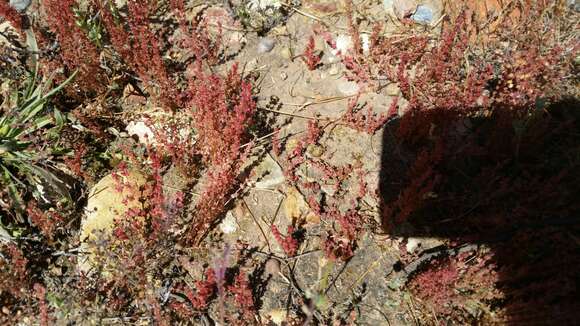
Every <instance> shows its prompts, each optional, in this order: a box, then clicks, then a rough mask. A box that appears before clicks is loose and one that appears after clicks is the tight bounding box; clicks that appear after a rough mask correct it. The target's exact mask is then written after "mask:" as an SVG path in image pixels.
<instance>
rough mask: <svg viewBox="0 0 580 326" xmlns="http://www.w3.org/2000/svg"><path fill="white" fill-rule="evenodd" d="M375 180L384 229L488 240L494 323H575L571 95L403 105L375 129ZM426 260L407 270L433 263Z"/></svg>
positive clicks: (579, 119) (579, 153)
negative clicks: (505, 105) (379, 145)
mask: <svg viewBox="0 0 580 326" xmlns="http://www.w3.org/2000/svg"><path fill="white" fill-rule="evenodd" d="M379 188H380V193H381V199H382V203H381V206H382V207H381V211H382V213H383V216H382V218H383V227H384V228H385V230H386V231H387V232H388V233H389V234H391V235H394V236H399V237H437V238H446V239H449V240H450V241H449V243H452V244H453V246H457V247H460V246H464V245H466V244H471V245H485V246H487V247H488V248H490V250H491V256H490V257H491V258H490V262H491V264H489V265H488V266H489V269H484V270H483V271H482V272H483V273H492V271H495V272H497V277H496V278H495V280H496V282H495V286H496V288H498V289H499V290H500V291H501V293H502V294H503V295H502V298H501V300H495V301H489V302H487V305H488V307H489V308H490V309H491V310H492V311H493V310H496V309H497V308H503V311H504V313H505V316H503V319H502V320H503V321H502V323H507V324H517V325H545V324H551V325H571V324H575V323H577V316H578V311H580V303H579V299H578V298H580V294H579V293H578V286H579V279H580V272H579V271H580V250H579V249H580V102H579V101H578V100H576V99H566V100H563V101H561V102H559V103H555V104H552V105H549V106H547V107H544V106H543V105H542V103H538V105H537V107H536V108H535V109H534V112H531V113H530V114H529V115H523V113H521V112H519V113H517V112H514V110H508V109H497V110H496V112H493V113H489V112H488V113H486V114H483V113H482V114H478V117H470V118H466V117H465V115H464V114H461V113H460V112H449V110H446V111H444V110H431V111H429V112H427V113H415V114H409V115H408V116H405V117H403V118H402V119H399V120H397V121H394V122H393V123H391V124H389V125H387V126H386V127H385V129H384V131H383V153H382V167H381V176H380V185H379ZM475 247H477V246H475ZM448 249H449V248H444V249H443V250H442V251H443V252H450V251H449V250H448ZM429 254H432V253H425V252H424V253H423V255H429ZM432 257H437V256H436V255H435V256H432ZM449 258H450V259H452V260H453V259H455V258H454V257H449ZM420 259H421V257H420V256H419V260H420ZM426 262H427V263H426V264H424V265H425V266H423V267H422V268H418V269H417V270H416V273H417V274H420V273H422V272H424V271H426V270H428V269H429V268H431V267H432V266H433V265H434V264H431V263H432V262H428V261H426ZM403 268H404V267H403ZM410 277H411V278H412V277H413V276H410ZM482 277H486V275H482ZM473 282H474V284H477V282H478V280H477V279H474V280H473ZM467 297H468V295H467Z"/></svg>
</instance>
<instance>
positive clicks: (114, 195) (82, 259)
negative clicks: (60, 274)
mask: <svg viewBox="0 0 580 326" xmlns="http://www.w3.org/2000/svg"><path fill="white" fill-rule="evenodd" d="M119 175H120V176H121V179H122V183H121V184H122V185H123V186H122V191H120V192H119V191H118V189H117V182H116V181H115V179H114V178H113V175H112V174H109V175H107V176H105V177H104V178H102V179H101V180H100V181H99V182H98V183H97V184H96V185H95V186H93V188H92V189H91V190H90V192H89V199H88V202H87V207H86V210H85V211H86V215H85V218H84V219H83V221H82V224H81V232H80V241H81V252H83V253H85V254H84V255H83V256H79V266H78V267H79V270H80V271H84V272H88V271H89V270H90V268H91V267H92V263H93V262H94V257H93V256H94V252H95V248H94V246H93V245H92V244H91V242H94V241H97V240H103V239H106V238H107V237H108V235H109V234H110V233H111V232H112V230H113V226H114V223H115V220H116V219H118V218H122V217H123V216H124V215H125V213H126V212H127V211H128V210H129V209H131V208H137V207H139V205H141V204H140V202H139V197H140V196H141V193H140V187H141V186H143V185H145V183H146V179H145V177H144V176H143V175H142V174H141V173H140V172H138V171H135V170H132V171H130V172H129V173H128V175H127V176H123V175H122V174H119Z"/></svg>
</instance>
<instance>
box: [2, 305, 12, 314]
mask: <svg viewBox="0 0 580 326" xmlns="http://www.w3.org/2000/svg"><path fill="white" fill-rule="evenodd" d="M2 313H3V314H5V315H10V309H8V307H6V306H4V307H2Z"/></svg>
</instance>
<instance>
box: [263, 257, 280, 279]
mask: <svg viewBox="0 0 580 326" xmlns="http://www.w3.org/2000/svg"><path fill="white" fill-rule="evenodd" d="M266 273H268V274H269V275H272V276H275V275H278V273H280V262H279V261H278V260H277V259H273V258H271V259H269V260H268V261H267V262H266Z"/></svg>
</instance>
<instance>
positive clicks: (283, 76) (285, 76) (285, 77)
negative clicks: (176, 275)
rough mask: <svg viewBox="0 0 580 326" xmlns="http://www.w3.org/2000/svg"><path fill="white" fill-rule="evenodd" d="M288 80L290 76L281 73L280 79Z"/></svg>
mask: <svg viewBox="0 0 580 326" xmlns="http://www.w3.org/2000/svg"><path fill="white" fill-rule="evenodd" d="M287 78H288V74H287V73H285V72H283V71H282V72H281V73H280V79H282V80H286V79H287Z"/></svg>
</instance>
